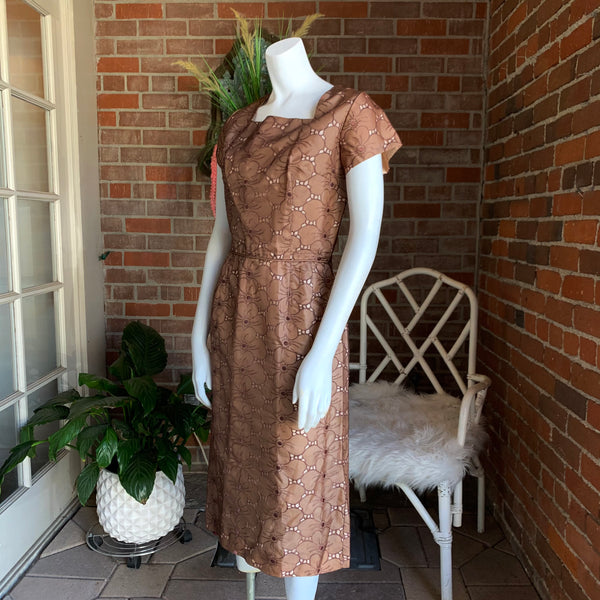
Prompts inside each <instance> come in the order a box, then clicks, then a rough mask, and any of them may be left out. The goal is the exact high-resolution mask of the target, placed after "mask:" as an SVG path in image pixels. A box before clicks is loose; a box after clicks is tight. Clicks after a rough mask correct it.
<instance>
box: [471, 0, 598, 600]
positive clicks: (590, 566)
mask: <svg viewBox="0 0 600 600" xmlns="http://www.w3.org/2000/svg"><path fill="white" fill-rule="evenodd" d="M597 7H598V2H591V1H587V2H586V1H580V0H574V1H570V2H564V1H561V0H545V1H540V2H527V1H525V0H520V1H519V0H511V1H509V0H506V1H501V0H492V2H491V5H490V47H489V73H488V86H489V110H488V115H487V120H488V141H487V158H486V163H487V164H486V170H485V192H484V204H483V220H482V245H481V270H480V286H481V287H480V298H481V309H482V310H481V312H482V314H481V324H482V338H481V339H482V342H483V347H484V351H483V353H482V361H483V363H484V365H485V368H486V370H487V371H488V372H489V374H490V375H491V376H492V378H493V385H492V388H491V394H490V398H489V405H488V408H487V415H488V419H489V424H490V430H491V433H492V443H491V449H492V450H491V451H490V453H489V465H488V467H489V468H488V473H489V475H490V482H491V485H490V495H491V498H492V499H493V501H494V502H495V504H496V508H497V511H498V515H499V516H500V517H501V519H502V521H503V523H504V526H505V527H506V529H507V530H508V531H510V532H511V534H512V536H513V539H514V541H516V543H517V544H518V546H520V548H521V549H522V558H524V560H525V561H526V563H527V564H528V566H529V569H530V571H531V573H532V574H533V578H534V581H535V583H536V584H537V586H538V588H539V590H540V591H541V592H542V594H543V596H544V598H549V599H552V600H561V599H563V598H569V599H571V600H579V599H583V598H588V599H593V598H600V579H599V578H600V554H599V550H600V546H599V541H600V520H599V517H600V514H599V506H600V461H599V448H600V374H599V369H598V368H599V367H600V351H599V350H600V347H599V341H600V340H599V338H600V318H599V313H598V303H599V302H600V279H599V275H600V252H599V251H598V222H599V215H600V191H598V184H599V183H600V160H598V156H599V155H600V101H599V100H598V98H599V94H600V42H599V38H600V17H599V15H598V11H597V10H596V11H595V12H594V13H592V10H593V9H594V8H597Z"/></svg>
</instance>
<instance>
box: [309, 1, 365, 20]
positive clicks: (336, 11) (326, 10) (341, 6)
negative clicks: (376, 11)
mask: <svg viewBox="0 0 600 600" xmlns="http://www.w3.org/2000/svg"><path fill="white" fill-rule="evenodd" d="M319 11H320V12H322V13H323V14H324V15H325V16H326V17H340V18H344V19H350V18H355V19H360V18H364V17H367V16H368V11H369V4H368V3H367V2H329V1H324V0H321V2H320V3H319Z"/></svg>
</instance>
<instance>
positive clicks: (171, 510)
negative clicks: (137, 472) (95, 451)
mask: <svg viewBox="0 0 600 600" xmlns="http://www.w3.org/2000/svg"><path fill="white" fill-rule="evenodd" d="M184 507H185V487H184V485H183V470H182V468H181V465H179V469H178V471H177V480H176V483H175V484H173V482H172V481H171V480H170V479H169V478H168V477H167V476H166V475H165V474H164V473H163V472H162V471H158V472H157V473H156V479H155V482H154V489H153V490H152V494H150V498H148V501H147V502H146V504H140V503H139V502H137V501H136V500H134V499H133V498H132V497H131V496H130V495H129V494H128V493H127V492H126V491H125V489H124V488H123V486H122V485H121V482H120V481H119V477H118V475H116V474H115V473H111V472H110V471H108V470H107V469H102V470H101V471H100V477H99V478H98V483H97V485H96V511H97V513H98V520H99V521H100V525H101V526H102V528H103V529H104V531H105V532H106V533H108V535H110V536H111V537H113V538H115V539H116V540H119V541H121V542H128V543H134V544H143V543H145V542H150V541H152V540H157V539H158V538H160V537H162V536H163V535H166V534H167V533H169V531H171V530H172V529H173V528H174V527H175V525H177V523H179V520H180V519H181V516H182V515H183V509H184Z"/></svg>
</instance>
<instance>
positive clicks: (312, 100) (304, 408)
mask: <svg viewBox="0 0 600 600" xmlns="http://www.w3.org/2000/svg"><path fill="white" fill-rule="evenodd" d="M266 60H267V68H268V71H269V75H270V77H271V81H272V84H273V92H272V93H271V95H270V97H269V99H268V100H267V101H266V102H265V103H264V104H263V105H261V106H259V107H258V109H257V110H256V113H255V115H254V118H253V120H255V121H263V120H264V119H265V118H268V117H269V116H275V117H288V118H290V119H293V118H300V119H310V118H312V116H313V114H314V111H315V108H316V106H317V103H318V102H319V98H321V97H322V95H323V94H324V93H325V92H326V91H327V90H328V89H329V88H331V87H332V86H331V84H329V83H328V82H326V81H325V80H323V79H321V78H320V77H319V76H318V75H317V74H316V73H315V72H314V71H313V70H312V68H311V66H310V63H309V61H308V57H307V55H306V52H305V50H304V46H303V43H302V41H301V40H300V39H298V38H290V39H285V40H282V41H280V42H277V43H275V44H273V45H272V46H270V47H269V48H268V49H267V52H266ZM346 188H347V198H348V207H349V213H350V230H349V234H348V239H347V242H346V245H345V248H344V251H343V255H342V259H341V262H340V265H339V268H338V270H337V273H336V275H335V279H334V282H333V286H332V288H331V293H330V296H329V299H328V302H327V306H326V308H325V312H324V314H323V317H322V320H321V323H320V325H319V328H318V331H317V334H316V336H315V338H314V342H313V344H312V347H311V349H310V350H309V352H308V353H307V354H306V356H305V357H304V360H303V361H302V362H301V363H300V366H299V368H298V371H297V374H296V378H295V384H294V389H293V399H292V402H293V403H294V404H296V405H297V407H298V428H299V429H304V431H306V432H307V431H309V430H310V429H312V428H313V427H315V426H316V425H317V423H318V422H319V421H320V420H321V419H322V418H323V417H324V415H325V414H326V413H327V411H328V410H329V407H330V403H331V390H332V361H333V359H334V355H335V352H336V348H337V347H338V344H339V341H340V339H341V337H342V333H343V331H344V328H345V325H346V322H347V320H348V318H349V316H350V313H351V311H352V309H353V307H354V305H355V302H356V300H357V298H358V295H359V293H360V291H361V289H362V286H363V284H364V281H365V279H366V277H367V275H368V273H369V270H370V268H371V265H372V262H373V259H374V257H375V253H376V250H377V244H378V237H379V231H380V226H381V218H382V212H383V170H382V158H381V155H380V154H377V155H375V156H372V157H370V158H367V159H366V160H364V161H363V162H360V163H359V164H357V165H356V166H354V167H353V168H351V169H350V170H349V171H348V173H347V175H346ZM230 246H231V233H230V230H229V224H228V220H227V213H226V205H225V195H224V182H223V174H222V172H221V169H220V168H219V169H218V173H217V210H216V219H215V225H214V229H213V233H212V235H211V238H210V242H209V244H208V248H207V252H206V258H205V265H204V272H203V277H202V286H201V290H200V296H199V299H198V305H197V310H196V316H195V320H194V327H193V331H192V355H193V365H194V370H193V379H194V386H195V389H196V396H197V398H198V400H199V401H200V402H202V404H204V405H205V406H207V407H209V408H210V407H211V403H210V401H209V399H208V397H207V395H206V389H210V388H211V367H210V356H209V350H208V346H207V336H208V330H209V319H210V313H211V305H212V300H213V295H214V292H215V289H216V285H217V281H218V278H219V274H220V271H221V268H222V266H223V263H224V261H225V259H226V257H227V254H228V252H229V250H230ZM236 559H237V566H238V569H240V570H241V571H243V572H258V571H259V569H257V568H255V567H252V566H250V565H249V564H248V563H247V562H246V561H245V560H244V559H243V558H242V557H241V556H239V555H238V556H237V557H236ZM284 579H285V589H286V597H287V600H313V599H314V597H315V593H316V589H317V584H318V575H315V576H306V577H305V576H296V577H285V578H284Z"/></svg>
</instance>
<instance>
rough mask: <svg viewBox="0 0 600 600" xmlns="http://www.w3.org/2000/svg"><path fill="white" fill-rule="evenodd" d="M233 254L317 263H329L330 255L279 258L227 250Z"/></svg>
mask: <svg viewBox="0 0 600 600" xmlns="http://www.w3.org/2000/svg"><path fill="white" fill-rule="evenodd" d="M229 253H230V254H232V255H233V256H239V257H240V258H250V259H252V260H261V261H263V262H318V263H330V262H331V257H325V256H312V257H299V258H296V257H294V258H280V257H277V256H260V255H258V254H253V253H251V252H239V251H237V250H231V251H230V252H229Z"/></svg>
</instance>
